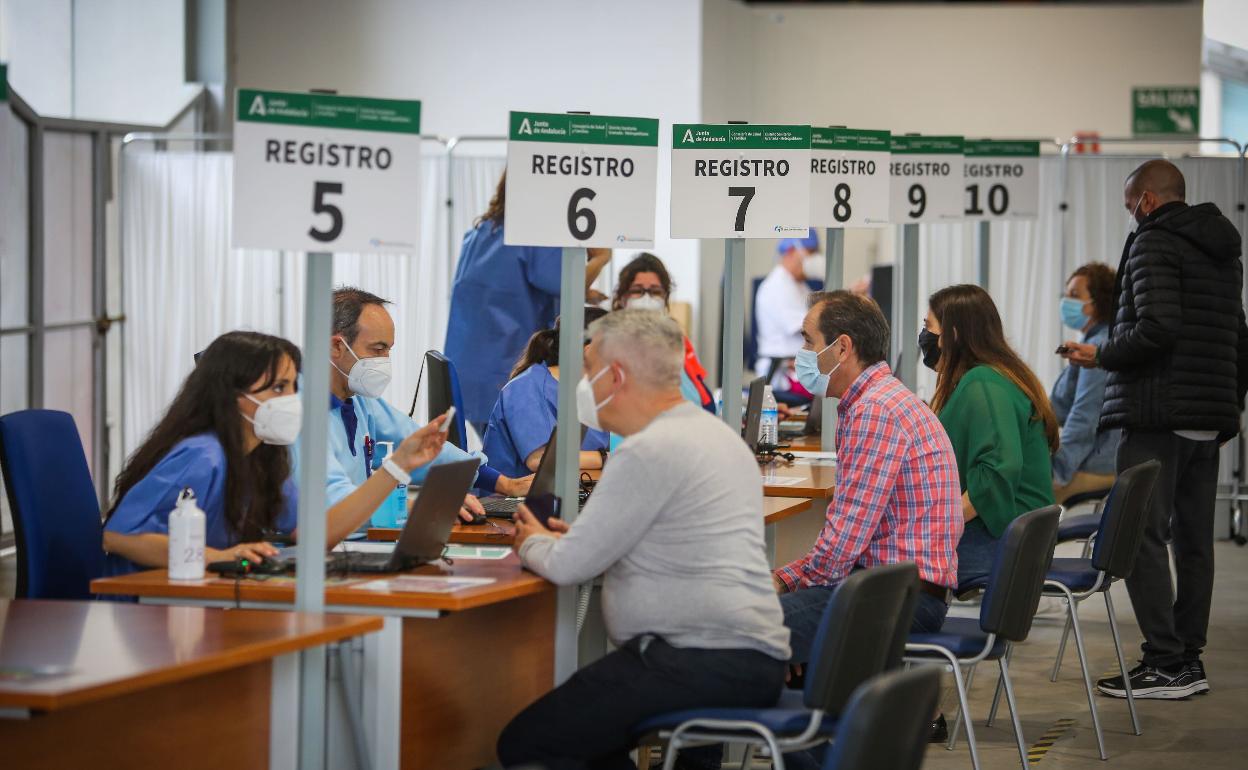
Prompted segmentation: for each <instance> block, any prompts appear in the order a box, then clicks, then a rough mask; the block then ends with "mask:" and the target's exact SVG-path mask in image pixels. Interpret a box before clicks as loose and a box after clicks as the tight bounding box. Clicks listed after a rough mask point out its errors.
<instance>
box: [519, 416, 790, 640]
mask: <svg viewBox="0 0 1248 770" xmlns="http://www.w3.org/2000/svg"><path fill="white" fill-rule="evenodd" d="M520 559H521V560H522V561H523V562H524V566H526V567H528V568H529V569H531V570H533V571H534V572H536V573H538V574H539V575H542V576H543V577H545V578H547V579H549V580H550V581H552V582H554V583H557V584H559V585H571V584H576V583H583V582H585V581H588V580H591V579H593V578H594V577H596V576H598V575H602V574H605V577H604V581H603V614H604V616H605V618H606V624H607V633H608V634H609V635H610V637H611V640H612V642H614V643H616V644H622V643H624V642H626V641H628V640H629V639H632V638H633V637H635V636H638V635H640V634H656V635H658V636H661V637H663V638H664V639H665V640H667V642H668V643H670V644H671V645H673V646H675V647H695V648H711V649H741V648H748V649H754V650H758V651H760V652H763V653H765V654H767V655H770V656H771V657H773V658H777V659H780V660H788V658H789V631H788V629H787V628H785V626H784V614H783V613H782V612H781V610H780V601H779V598H778V597H777V596H776V591H775V588H774V587H773V584H772V579H771V570H770V569H769V568H768V565H767V556H766V553H765V547H764V540H763V487H762V478H761V476H760V474H759V471H758V464H757V463H756V462H755V460H754V456H753V454H752V453H751V452H750V450H749V449H747V448H746V446H745V444H744V442H742V441H741V438H740V436H738V435H736V433H734V432H733V431H732V430H731V429H730V428H728V426H727V425H725V424H724V423H723V422H722V421H720V420H718V419H716V418H715V417H713V416H711V415H710V414H708V413H707V412H705V411H703V410H702V409H700V408H698V407H697V406H694V405H693V404H690V403H688V402H685V403H682V404H680V405H679V406H675V407H672V408H671V409H669V410H667V411H666V412H664V413H662V414H660V415H659V416H658V417H656V418H655V419H654V420H653V421H652V422H651V423H650V424H649V425H647V426H646V427H645V428H644V429H643V430H642V431H641V432H639V433H637V434H634V435H632V436H629V437H628V438H627V439H625V440H624V442H623V443H622V444H620V446H619V449H617V450H616V451H615V452H614V453H612V455H611V458H610V460H609V461H608V463H607V467H606V469H605V470H604V471H603V474H602V480H601V481H599V482H598V486H597V487H595V489H594V493H593V495H592V496H591V497H590V499H589V502H588V503H587V504H586V505H585V508H584V509H583V510H582V511H581V513H580V516H578V517H577V519H576V522H575V524H573V526H572V528H571V530H570V531H569V532H568V533H567V534H566V535H564V536H563V537H562V538H559V539H555V538H552V537H548V536H534V537H530V538H529V539H528V540H526V541H525V543H524V545H523V546H522V547H521V549H520Z"/></svg>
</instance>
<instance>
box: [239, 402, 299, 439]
mask: <svg viewBox="0 0 1248 770" xmlns="http://www.w3.org/2000/svg"><path fill="white" fill-rule="evenodd" d="M243 397H244V398H246V399H247V400H248V401H250V402H252V403H253V404H255V405H256V415H255V417H248V416H247V415H245V414H244V415H243V419H244V420H246V421H247V422H249V423H251V425H252V428H254V429H255V431H256V438H258V439H260V440H261V441H263V442H264V443H266V444H273V445H274V446H290V445H291V444H293V443H295V439H297V438H299V426H301V425H302V424H303V402H302V401H300V400H299V396H298V395H295V394H292V395H289V396H274V397H273V398H270V399H269V400H268V401H261V400H260V399H258V398H256V397H255V396H253V395H251V394H250V393H244V394H243Z"/></svg>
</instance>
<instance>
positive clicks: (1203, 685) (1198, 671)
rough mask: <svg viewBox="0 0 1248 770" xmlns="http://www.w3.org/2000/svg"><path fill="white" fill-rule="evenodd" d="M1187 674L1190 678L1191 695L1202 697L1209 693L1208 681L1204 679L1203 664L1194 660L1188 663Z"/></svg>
mask: <svg viewBox="0 0 1248 770" xmlns="http://www.w3.org/2000/svg"><path fill="white" fill-rule="evenodd" d="M1187 673H1188V675H1190V676H1191V678H1192V687H1193V688H1195V689H1194V690H1193V691H1192V694H1193V695H1204V694H1205V693H1207V692H1209V680H1208V679H1205V664H1204V663H1202V662H1201V661H1200V659H1199V658H1197V659H1196V660H1192V661H1188V663H1187Z"/></svg>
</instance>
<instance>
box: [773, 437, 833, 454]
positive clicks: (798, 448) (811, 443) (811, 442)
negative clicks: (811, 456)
mask: <svg viewBox="0 0 1248 770" xmlns="http://www.w3.org/2000/svg"><path fill="white" fill-rule="evenodd" d="M783 443H785V444H788V445H789V448H788V451H790V452H822V451H823V436H820V435H814V436H797V437H796V438H790V439H784V440H783Z"/></svg>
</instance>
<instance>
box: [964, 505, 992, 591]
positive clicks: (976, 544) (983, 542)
mask: <svg viewBox="0 0 1248 770" xmlns="http://www.w3.org/2000/svg"><path fill="white" fill-rule="evenodd" d="M999 542H1001V538H999V537H993V536H992V534H991V533H989V532H988V528H987V527H985V526H984V525H983V522H980V521H978V520H976V519H971V520H970V521H968V522H967V523H966V529H965V530H963V532H962V539H961V540H959V541H958V585H959V586H964V585H966V584H967V583H969V582H970V581H972V580H976V579H978V578H985V577H988V575H989V574H990V573H991V572H992V563H993V561H994V560H995V559H996V558H997V543H999Z"/></svg>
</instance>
